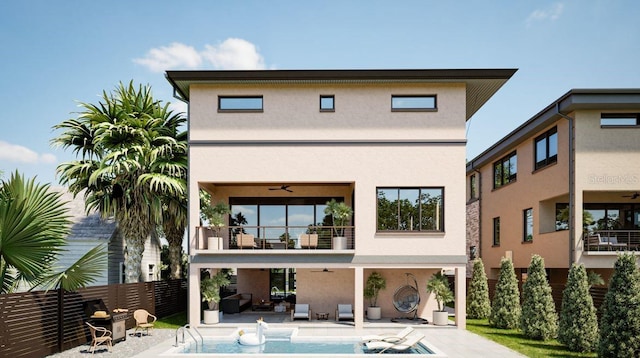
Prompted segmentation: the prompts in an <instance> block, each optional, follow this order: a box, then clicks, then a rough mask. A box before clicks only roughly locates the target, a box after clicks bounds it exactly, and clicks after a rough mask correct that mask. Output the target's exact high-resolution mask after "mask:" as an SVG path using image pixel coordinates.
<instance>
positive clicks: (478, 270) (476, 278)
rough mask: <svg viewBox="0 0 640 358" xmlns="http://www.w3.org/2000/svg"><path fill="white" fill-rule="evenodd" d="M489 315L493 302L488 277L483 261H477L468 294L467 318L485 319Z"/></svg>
mask: <svg viewBox="0 0 640 358" xmlns="http://www.w3.org/2000/svg"><path fill="white" fill-rule="evenodd" d="M489 314H491V302H490V301H489V285H488V284H487V275H486V274H485V273H484V264H483V263H482V260H480V259H477V260H474V262H473V273H472V276H471V283H470V284H469V293H468V294H467V318H472V319H485V318H487V317H489Z"/></svg>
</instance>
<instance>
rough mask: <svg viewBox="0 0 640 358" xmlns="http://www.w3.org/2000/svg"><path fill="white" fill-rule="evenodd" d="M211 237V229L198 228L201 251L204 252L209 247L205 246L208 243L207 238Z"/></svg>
mask: <svg viewBox="0 0 640 358" xmlns="http://www.w3.org/2000/svg"><path fill="white" fill-rule="evenodd" d="M209 235H210V233H209V229H208V228H206V227H204V226H200V227H199V228H198V248H199V249H200V250H204V249H206V248H207V247H206V246H205V245H206V243H207V237H208V236H209Z"/></svg>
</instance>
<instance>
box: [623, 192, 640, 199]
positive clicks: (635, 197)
mask: <svg viewBox="0 0 640 358" xmlns="http://www.w3.org/2000/svg"><path fill="white" fill-rule="evenodd" d="M622 197H623V198H631V199H632V200H633V199H638V198H640V193H638V192H637V191H636V192H635V193H633V194H631V195H623V196H622Z"/></svg>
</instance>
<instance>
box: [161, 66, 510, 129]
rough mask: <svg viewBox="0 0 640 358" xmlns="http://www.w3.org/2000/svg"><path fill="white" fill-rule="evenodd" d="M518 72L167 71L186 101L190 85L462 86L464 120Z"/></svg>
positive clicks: (180, 96) (403, 70)
mask: <svg viewBox="0 0 640 358" xmlns="http://www.w3.org/2000/svg"><path fill="white" fill-rule="evenodd" d="M516 71H517V69H395V70H393V69H362V70H242V71H204V70H202V71H167V72H166V78H167V80H168V81H169V83H171V86H173V89H174V95H175V96H176V98H178V99H180V100H182V101H185V102H189V99H190V87H191V85H192V84H223V83H224V84H233V83H244V84H246V83H251V84H268V83H281V84H300V83H305V84H306V83H313V84H340V83H464V84H465V85H466V88H467V93H466V94H467V96H466V106H467V108H466V110H467V111H466V119H467V120H468V119H469V118H471V116H473V114H474V113H476V112H477V111H478V110H479V109H480V108H481V107H482V106H483V105H484V104H485V103H486V102H487V101H488V100H489V98H491V97H492V96H493V95H494V94H495V93H496V92H497V91H498V89H500V87H502V86H503V85H504V84H505V83H506V82H507V80H509V79H510V78H511V76H513V74H514V73H515V72H516Z"/></svg>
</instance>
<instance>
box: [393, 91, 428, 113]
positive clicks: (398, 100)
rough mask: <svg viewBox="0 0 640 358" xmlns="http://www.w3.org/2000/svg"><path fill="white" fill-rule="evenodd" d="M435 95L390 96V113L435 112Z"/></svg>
mask: <svg viewBox="0 0 640 358" xmlns="http://www.w3.org/2000/svg"><path fill="white" fill-rule="evenodd" d="M436 108H437V107H436V96H435V95H425V96H421V95H416V96H411V95H394V96H391V111H392V112H394V111H395V112H402V111H405V112H419V111H434V110H436Z"/></svg>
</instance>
